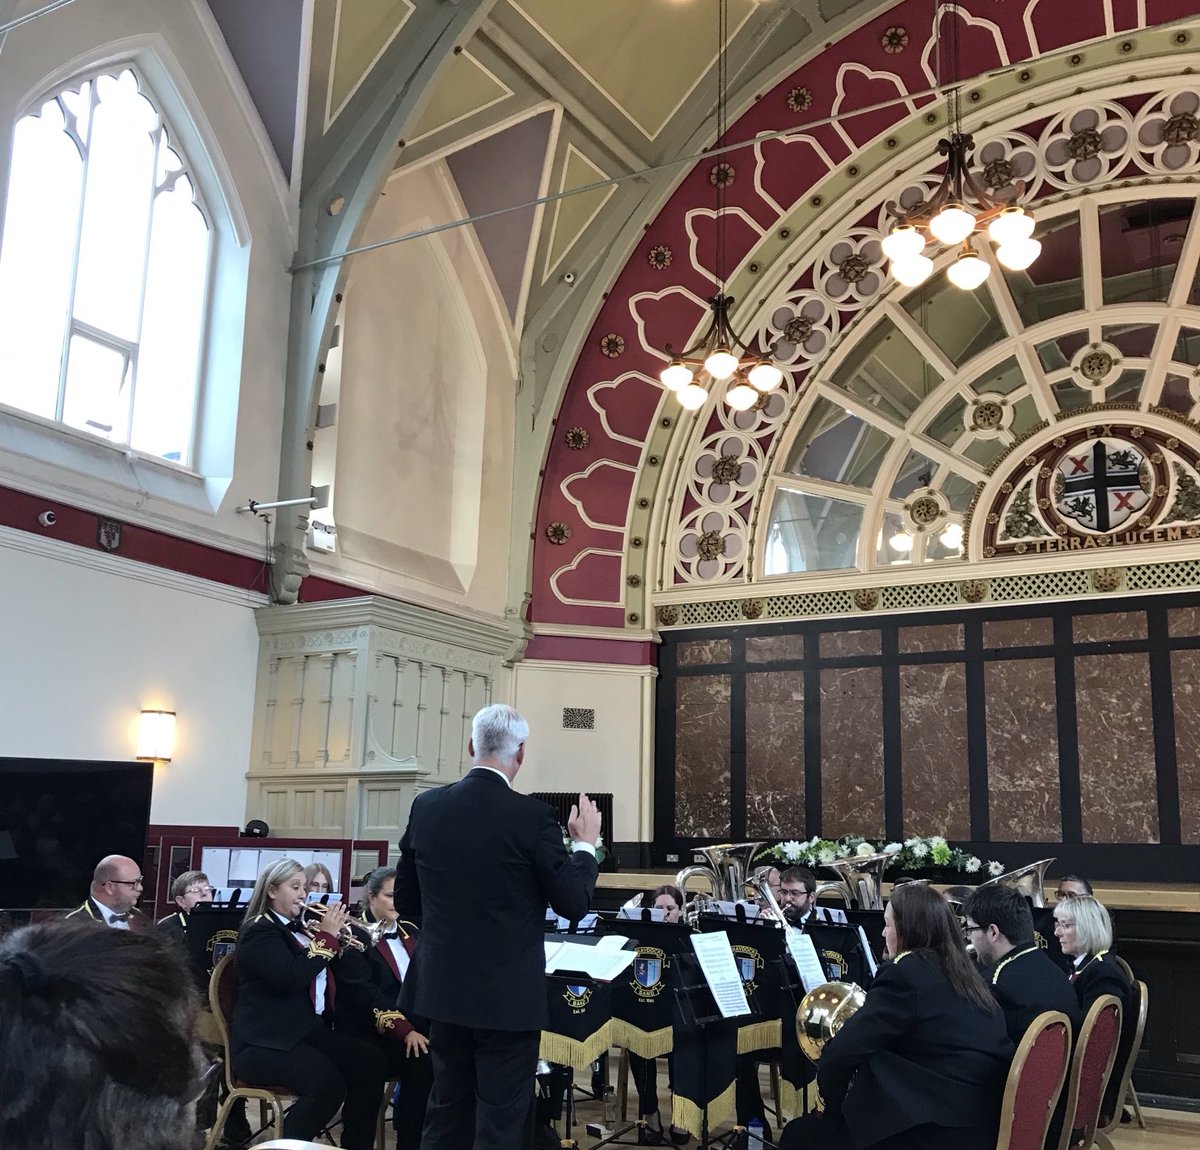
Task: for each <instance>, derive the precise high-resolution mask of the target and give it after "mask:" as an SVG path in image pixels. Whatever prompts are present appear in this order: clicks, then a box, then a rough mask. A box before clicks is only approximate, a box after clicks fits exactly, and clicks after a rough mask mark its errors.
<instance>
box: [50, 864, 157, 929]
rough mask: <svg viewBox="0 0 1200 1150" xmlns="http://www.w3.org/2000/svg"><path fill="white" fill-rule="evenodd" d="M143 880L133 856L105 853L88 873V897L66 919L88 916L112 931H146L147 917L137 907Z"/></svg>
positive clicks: (148, 922) (148, 926)
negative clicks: (89, 878)
mask: <svg viewBox="0 0 1200 1150" xmlns="http://www.w3.org/2000/svg"><path fill="white" fill-rule="evenodd" d="M144 881H145V880H144V879H143V878H142V868H141V867H140V866H138V864H137V863H135V862H134V861H133V859H131V858H126V857H125V856H124V855H106V856H105V857H104V858H102V859H101V860H100V861H99V862H98V863H97V864H96V869H95V871H94V872H93V873H92V886H91V890H90V891H89V892H88V897H87V898H86V899H84V901H83V904H82V905H81V906H78V907H76V908H75V910H73V911H71V913H70V914H69V915H67V918H90V919H93V920H95V921H96V922H102V923H104V925H105V926H110V927H112V928H114V929H115V930H137V931H146V930H149V929H150V925H151V924H150V920H149V919H148V918H147V917H146V916H145V915H144V914H142V912H141V911H139V910H138V909H137V900H138V899H139V898H141V897H142V886H143V884H144Z"/></svg>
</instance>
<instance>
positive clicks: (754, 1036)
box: [737, 1018, 783, 1054]
mask: <svg viewBox="0 0 1200 1150" xmlns="http://www.w3.org/2000/svg"><path fill="white" fill-rule="evenodd" d="M781 1042H783V1023H782V1022H780V1021H779V1019H778V1018H774V1019H769V1020H767V1021H766V1022H747V1023H746V1025H745V1026H743V1027H741V1028H740V1029H739V1030H738V1045H737V1052H738V1053H739V1054H750V1053H751V1052H752V1051H755V1050H771V1049H773V1048H774V1047H776V1046H778V1045H779V1044H780V1043H781Z"/></svg>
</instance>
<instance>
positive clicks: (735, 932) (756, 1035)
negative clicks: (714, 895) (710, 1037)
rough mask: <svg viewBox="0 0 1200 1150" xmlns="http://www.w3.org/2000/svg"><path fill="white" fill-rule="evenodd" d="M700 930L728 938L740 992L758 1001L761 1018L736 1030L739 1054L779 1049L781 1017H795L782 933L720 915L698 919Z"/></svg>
mask: <svg viewBox="0 0 1200 1150" xmlns="http://www.w3.org/2000/svg"><path fill="white" fill-rule="evenodd" d="M700 930H701V931H702V932H704V933H711V932H713V931H717V932H723V933H724V934H726V935H728V937H729V946H730V949H731V950H732V951H733V961H734V962H736V963H737V968H738V973H739V974H741V976H742V989H743V990H745V992H746V997H747V998H748V999H750V1000H751V1001H754V1000H755V999H754V998H751V995H754V996H755V997H756V998H757V1001H758V1006H759V1011H760V1013H761V1015H762V1017H760V1018H757V1019H754V1020H752V1021H749V1022H743V1023H742V1024H741V1026H739V1027H738V1042H737V1050H738V1053H739V1054H751V1053H753V1052H754V1051H756V1050H775V1049H778V1048H779V1046H780V1045H781V1041H782V1039H781V1030H782V1019H783V1016H784V1014H787V1013H790V1014H791V1015H792V1016H793V1017H795V1013H796V1010H795V1006H794V1005H793V1004H790V1002H789V1001H788V999H789V996H788V994H787V991H786V988H785V986H784V981H785V971H786V968H785V966H784V965H783V954H784V947H785V939H784V932H783V931H782V930H781V929H780V927H779V925H778V924H777V923H776V922H774V921H770V922H767V923H757V922H737V921H736V920H734V919H728V918H725V917H724V916H723V915H706V914H705V915H701V916H700ZM764 1057H766V1056H765V1055H764Z"/></svg>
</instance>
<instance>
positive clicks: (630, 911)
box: [617, 906, 667, 922]
mask: <svg viewBox="0 0 1200 1150" xmlns="http://www.w3.org/2000/svg"><path fill="white" fill-rule="evenodd" d="M666 914H667V912H666V911H665V910H661V909H660V908H659V907H656V906H623V907H621V909H620V910H618V911H617V918H628V919H632V920H633V921H634V922H663V921H664V920H665V918H666ZM645 915H648V916H649V917H648V918H646V917H643V916H645Z"/></svg>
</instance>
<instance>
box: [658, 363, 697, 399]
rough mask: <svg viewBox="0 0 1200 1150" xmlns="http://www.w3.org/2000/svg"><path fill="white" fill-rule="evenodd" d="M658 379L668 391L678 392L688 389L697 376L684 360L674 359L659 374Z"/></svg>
mask: <svg viewBox="0 0 1200 1150" xmlns="http://www.w3.org/2000/svg"><path fill="white" fill-rule="evenodd" d="M658 378H659V379H661V380H662V382H663V386H664V387H665V388H666V389H667V390H668V391H676V392H678V391H682V390H683V389H684V388H685V387H687V385H688V384H689V383H691V382H692V380H693V379H694V378H695V375H694V373H693V371H692V369H691V368H690V367H688V365H687V364H686V363H684V362H683V360H681V359H673V360H671V362H670V363H669V364H667V366H666V367H664V368H663V369H662V371H660V372H659V373H658Z"/></svg>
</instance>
